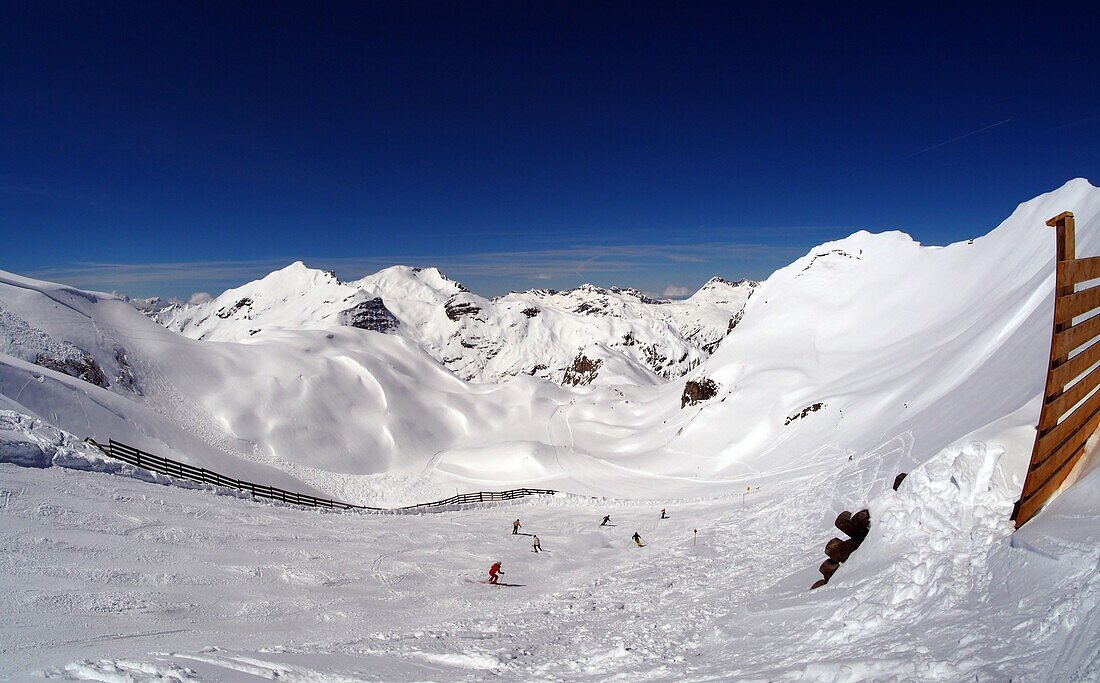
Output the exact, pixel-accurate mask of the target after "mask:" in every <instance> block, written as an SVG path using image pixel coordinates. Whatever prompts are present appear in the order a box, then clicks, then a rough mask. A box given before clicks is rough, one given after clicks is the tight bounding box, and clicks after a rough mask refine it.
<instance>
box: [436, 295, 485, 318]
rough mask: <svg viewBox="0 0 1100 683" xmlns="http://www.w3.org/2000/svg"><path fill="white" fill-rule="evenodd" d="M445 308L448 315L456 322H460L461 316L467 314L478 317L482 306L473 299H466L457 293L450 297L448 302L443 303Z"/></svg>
mask: <svg viewBox="0 0 1100 683" xmlns="http://www.w3.org/2000/svg"><path fill="white" fill-rule="evenodd" d="M443 310H445V311H446V312H447V317H448V318H450V319H451V320H454V321H455V322H458V320H459V318H462V317H465V316H470V317H477V315H478V314H479V313H481V307H479V306H478V305H477V304H475V303H473V302H472V301H469V300H466V299H465V298H463V297H462V296H461V295H455V296H452V297H451V298H450V299H448V300H447V303H446V304H444V305H443Z"/></svg>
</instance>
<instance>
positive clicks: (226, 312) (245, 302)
mask: <svg viewBox="0 0 1100 683" xmlns="http://www.w3.org/2000/svg"><path fill="white" fill-rule="evenodd" d="M250 306H252V299H249V298H248V297H247V296H246V297H244V298H243V299H241V300H240V301H238V302H237V303H235V304H233V305H232V306H230V307H229V308H222V309H219V310H218V312H217V313H215V314H214V315H216V316H218V317H219V318H221V319H223V320H224V319H226V318H228V317H229V316H231V315H233V314H234V313H236V312H237V311H239V310H241V309H242V308H249V307H250Z"/></svg>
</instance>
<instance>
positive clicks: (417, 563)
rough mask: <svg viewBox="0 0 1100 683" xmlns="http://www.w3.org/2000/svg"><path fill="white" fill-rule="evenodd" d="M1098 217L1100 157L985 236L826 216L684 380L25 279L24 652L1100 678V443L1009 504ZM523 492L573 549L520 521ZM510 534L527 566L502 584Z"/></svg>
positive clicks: (8, 577)
mask: <svg viewBox="0 0 1100 683" xmlns="http://www.w3.org/2000/svg"><path fill="white" fill-rule="evenodd" d="M1066 210H1070V211H1073V212H1074V213H1075V215H1076V218H1077V226H1078V233H1077V234H1078V253H1079V254H1081V255H1092V254H1098V253H1100V218H1098V214H1100V189H1097V188H1095V187H1093V186H1092V185H1091V184H1090V183H1088V182H1087V181H1085V180H1081V179H1078V180H1074V181H1070V182H1069V183H1067V184H1066V185H1065V186H1063V187H1061V188H1059V189H1057V190H1055V191H1053V192H1050V193H1047V194H1044V195H1041V196H1039V197H1036V198H1035V199H1033V200H1030V201H1028V202H1025V203H1023V204H1021V205H1020V206H1019V207H1018V208H1017V209H1016V210H1015V211H1014V212H1013V213H1012V214H1011V215H1010V216H1009V217H1008V218H1007V219H1006V220H1005V221H1004V222H1003V223H1002V224H1001V225H999V226H998V227H996V228H995V229H993V230H992V231H991V232H989V233H988V234H985V235H982V236H980V237H976V238H975V239H973V240H969V241H966V242H960V243H957V244H952V245H948V246H946V247H925V246H922V245H920V244H918V243H916V242H915V241H913V240H912V239H911V238H909V237H908V236H907V235H904V234H902V233H898V232H894V233H884V234H878V235H873V234H869V233H866V232H860V233H856V234H854V235H852V236H850V237H848V238H846V239H843V240H838V241H836V242H831V243H828V244H824V245H822V246H820V247H817V248H815V249H813V250H811V251H810V252H809V253H808V254H807V255H806V256H804V257H803V258H801V259H798V260H797V261H795V262H794V263H792V264H791V265H789V266H787V267H785V268H783V269H780V270H779V271H777V272H776V273H774V274H773V275H772V276H771V277H770V278H769V279H768V280H767V281H766V282H764V283H762V284H761V285H760V286H758V287H756V288H755V290H754V293H753V295H752V297H751V298H750V299H748V301H747V303H745V304H744V308H743V311H742V313H741V318H740V321H739V323H738V324H737V325H736V326H735V327H734V329H733V330H732V331H731V332H730V333H729V334H728V335H727V336H726V337H725V338H724V339H723V340H722V342H721V344H720V345H719V346H718V347H717V350H715V351H714V353H713V354H712V355H710V356H709V357H708V358H706V360H705V361H703V362H702V363H701V364H700V365H698V366H697V367H695V368H694V369H693V370H691V371H690V372H689V373H688V374H687V375H686V376H684V377H682V378H679V379H673V380H671V381H668V382H663V383H656V384H655V383H653V382H652V381H648V380H646V381H642V380H641V379H638V381H626V379H625V376H624V378H621V380H622V383H609V384H604V383H595V384H593V385H591V386H584V387H563V386H560V385H559V384H557V383H555V382H551V381H548V380H546V379H543V378H539V377H530V376H516V377H514V378H511V379H508V380H506V381H503V382H500V383H480V382H467V381H463V380H462V379H461V378H459V377H457V376H456V375H455V374H454V373H453V372H451V370H450V369H449V368H448V367H446V366H445V365H443V364H441V363H440V362H439V360H438V359H437V358H436V357H435V356H434V355H433V354H432V353H430V352H429V349H427V348H426V347H425V346H424V345H422V341H418V340H417V339H415V338H414V337H413V336H410V335H396V334H386V333H381V332H376V331H370V330H364V329H356V328H354V327H348V326H344V325H333V326H327V327H322V328H321V329H316V328H309V329H291V328H289V327H279V328H273V329H269V330H266V331H265V332H264V333H263V334H262V335H261V334H257V335H254V336H252V338H250V339H248V340H245V341H213V340H210V339H206V340H199V339H192V338H189V337H187V336H185V335H181V334H179V333H177V332H174V331H172V330H170V329H167V328H165V327H162V326H161V325H158V324H157V323H155V322H154V321H152V320H150V319H149V318H147V317H145V316H144V315H142V314H141V313H139V312H138V311H137V310H136V309H135V308H134V307H133V306H131V305H130V303H129V302H127V301H125V300H123V299H120V298H117V297H114V296H111V295H106V294H101V293H93V292H82V291H79V290H74V289H71V288H68V287H65V286H63V285H57V284H52V283H44V282H38V281H33V280H28V279H26V278H21V277H19V276H17V275H11V274H2V273H0V312H2V313H3V315H0V344H2V345H3V348H4V349H7V351H5V352H4V353H0V418H2V419H0V485H2V487H3V495H4V501H3V503H2V505H3V520H4V521H3V527H2V536H0V541H2V543H3V544H4V550H5V552H4V553H3V558H4V560H3V561H4V562H5V563H6V564H5V565H4V570H5V571H3V572H0V581H3V582H6V583H4V584H2V587H4V588H7V590H5V591H3V598H2V599H3V600H4V601H5V605H4V606H5V607H6V608H7V611H8V612H9V613H10V614H12V615H14V617H13V619H12V620H11V623H10V624H8V625H6V626H4V627H3V628H4V629H6V630H5V631H4V633H5V637H4V639H3V641H4V643H5V644H6V643H11V644H10V645H4V646H0V650H2V654H3V655H4V657H0V662H3V663H2V664H0V667H2V668H0V676H2V675H9V676H18V675H22V674H24V673H26V672H28V671H32V670H33V671H35V672H38V673H41V674H42V675H47V676H55V677H66V676H68V677H70V678H79V677H81V676H85V677H93V679H94V677H96V676H98V677H99V679H100V680H130V679H132V680H252V679H262V678H272V677H275V676H276V674H278V677H279V678H281V679H283V680H317V679H319V678H320V679H325V680H328V679H332V680H340V679H341V677H342V678H343V680H364V679H367V680H369V679H371V678H374V679H378V680H394V679H400V680H405V679H410V680H463V679H467V678H481V677H484V676H485V675H487V674H492V673H494V672H495V673H496V674H499V675H500V676H502V677H504V678H506V679H511V680H532V679H536V680H537V679H549V680H553V679H556V678H570V679H580V680H585V679H588V680H606V679H608V678H610V677H613V676H621V677H622V678H623V679H624V680H683V679H688V680H730V679H733V680H791V681H804V680H806V681H808V680H832V681H859V680H973V679H975V678H977V679H978V680H1004V679H1006V678H1010V677H1011V678H1012V679H1013V680H1095V679H1096V678H1097V677H1098V676H1100V663H1098V654H1097V652H1098V649H1100V636H1098V635H1097V634H1100V628H1097V626H1098V625H1100V623H1098V617H1097V612H1096V603H1097V568H1098V567H1100V551H1098V548H1100V544H1097V543H1096V540H1097V539H1096V533H1097V528H1098V525H1097V509H1096V505H1097V501H1098V500H1100V497H1098V496H1097V493H1100V490H1098V487H1100V481H1098V476H1097V474H1096V471H1095V469H1096V468H1095V464H1090V463H1089V462H1087V461H1086V463H1085V465H1084V466H1083V467H1082V471H1081V472H1080V473H1079V476H1078V483H1077V484H1076V485H1075V486H1073V487H1071V488H1069V489H1068V490H1067V492H1066V493H1064V494H1063V495H1062V496H1061V497H1059V498H1058V499H1056V500H1055V501H1054V503H1052V505H1051V506H1050V507H1049V508H1048V509H1047V510H1046V511H1044V512H1043V513H1042V514H1040V515H1039V517H1038V518H1036V519H1035V520H1034V521H1033V522H1031V523H1029V524H1028V525H1027V527H1025V529H1024V530H1023V531H1022V532H1020V533H1017V534H1015V535H1013V534H1012V533H1011V530H1012V528H1011V523H1010V522H1009V521H1008V514H1009V511H1010V510H1011V507H1012V503H1013V501H1014V500H1015V499H1016V498H1017V497H1018V495H1019V490H1020V487H1021V486H1022V483H1023V475H1024V471H1025V468H1026V465H1027V459H1028V456H1029V453H1030V446H1031V441H1032V439H1033V437H1034V429H1033V427H1034V424H1035V421H1036V419H1037V416H1038V412H1039V405H1040V395H1041V392H1042V383H1043V379H1044V372H1045V367H1046V361H1047V357H1048V348H1049V347H1048V345H1049V339H1050V336H1049V335H1050V316H1051V308H1052V298H1053V273H1054V263H1053V259H1054V248H1053V235H1052V233H1051V231H1050V229H1049V228H1046V227H1045V226H1044V222H1045V220H1046V219H1047V218H1049V217H1050V216H1053V215H1056V214H1058V213H1061V212H1062V211H1066ZM323 286H327V285H324V283H323V282H319V283H318V284H317V287H323ZM227 319H228V318H227ZM100 378H102V381H99V380H100ZM90 380H94V381H90ZM703 380H710V381H713V382H714V383H715V385H716V387H717V393H716V394H715V395H714V396H712V397H710V398H706V399H703V400H702V401H701V402H699V403H696V404H694V405H683V406H682V405H681V395H682V394H683V392H684V389H685V385H686V383H687V382H689V381H690V382H701V381H703ZM84 436H94V437H96V438H97V439H106V438H108V437H113V438H116V439H119V440H122V441H126V442H127V443H131V444H132V445H134V446H137V447H140V448H143V449H146V450H149V451H153V452H156V453H160V454H163V455H166V456H169V457H173V458H177V459H181V460H185V461H187V462H191V463H193V464H196V465H200V466H207V467H210V468H211V469H216V470H218V471H221V472H223V473H226V474H228V475H230V476H233V475H236V476H240V477H241V478H247V479H250V480H253V481H266V482H270V483H271V484H274V485H277V486H281V487H284V488H289V489H295V490H301V491H303V492H307V493H313V494H315V495H317V494H321V495H326V496H331V497H336V498H340V499H344V500H348V501H349V502H355V503H360V504H367V505H383V506H392V505H398V504H405V503H412V502H417V501H419V500H429V499H434V498H439V497H444V496H447V495H451V494H453V493H454V492H455V491H456V490H460V491H467V490H479V489H493V488H497V489H504V488H512V487H516V486H525V485H537V486H540V487H548V488H555V489H559V490H562V491H566V492H569V493H570V494H574V496H576V497H565V498H560V499H555V500H553V501H542V502H524V503H520V504H516V505H513V506H506V507H501V508H489V509H484V510H474V511H452V512H445V513H441V514H436V515H422V516H389V515H385V516H372V515H331V514H323V513H319V512H315V511H301V510H292V509H288V508H282V507H270V506H263V505H259V504H256V503H253V502H249V501H244V500H239V499H237V498H235V497H232V496H224V495H215V494H214V493H212V492H208V491H199V490H190V489H182V488H178V487H173V486H164V485H162V484H163V482H161V483H160V484H158V483H157V482H146V481H140V480H138V479H135V478H134V477H133V476H127V475H133V474H135V473H133V472H132V471H131V470H130V469H129V468H126V467H118V466H112V465H110V464H106V463H104V462H102V461H101V459H98V457H97V456H96V455H95V454H94V453H91V452H90V451H89V450H88V449H87V448H86V447H84V446H82V445H81V444H80V439H81V438H83V437H84ZM48 465H57V466H54V467H46V466H48ZM89 470H91V471H89ZM899 472H908V473H909V477H908V478H907V479H906V481H905V483H904V484H903V486H902V488H901V489H900V490H899V491H897V492H894V491H893V490H892V489H891V483H892V482H893V480H894V477H895V475H896V474H898V473H899ZM746 487H749V488H750V490H751V491H752V493H750V494H749V495H747V496H745V498H744V502H742V497H741V496H740V495H739V493H740V492H742V491H745V490H746ZM585 496H598V497H602V498H601V499H596V500H592V499H588V498H585ZM663 506H668V507H669V508H670V511H671V513H672V515H673V519H672V520H670V521H669V522H668V523H658V522H657V520H656V516H657V511H658V510H659V509H660V507H663ZM864 507H867V508H869V509H870V511H871V518H872V531H871V535H870V537H869V538H868V540H867V541H866V542H865V543H864V545H863V546H862V547H861V548H860V549H859V550H858V551H857V553H856V554H855V555H854V556H853V559H852V560H850V561H849V562H848V563H846V564H845V565H844V566H843V567H842V568H841V569H840V571H839V572H838V573H837V575H836V576H834V577H833V579H832V581H831V582H830V583H829V585H828V586H827V587H825V588H823V589H820V590H818V591H814V592H813V593H808V592H807V590H806V589H807V588H808V586H809V585H810V584H811V583H813V581H814V579H816V578H817V575H816V568H817V565H818V564H820V562H821V561H822V560H823V559H824V556H823V554H822V548H823V546H824V544H825V542H826V541H828V540H829V538H831V537H832V536H834V535H836V531H835V529H833V528H832V521H833V519H834V518H835V517H836V514H837V513H838V512H840V511H841V510H845V509H849V510H854V509H861V508H864ZM604 513H610V514H611V515H612V517H613V520H615V521H617V522H619V523H620V526H617V527H614V528H612V529H610V530H608V529H605V530H599V529H596V528H595V527H596V524H597V523H598V520H599V518H600V517H601V516H602V515H603V514H604ZM517 515H518V516H520V517H521V518H524V520H525V521H524V523H525V527H526V528H527V529H528V530H531V531H534V532H537V533H539V536H540V538H541V539H542V541H543V546H544V547H545V548H546V549H547V550H548V551H550V552H549V553H548V554H547V555H546V556H543V555H541V554H540V555H535V554H534V553H531V552H530V549H529V547H527V546H526V545H525V541H524V540H523V539H522V538H520V539H513V538H510V537H509V536H508V530H509V528H510V525H509V523H510V521H511V519H513V518H514V517H515V516H517ZM695 528H699V529H700V545H699V546H693V545H691V534H690V530H691V529H695ZM634 530H638V531H640V533H641V534H642V536H643V538H645V539H646V541H647V542H648V543H649V545H648V547H646V548H644V549H638V548H633V547H632V546H631V545H630V544H629V535H630V533H632V532H633V531H634ZM494 559H501V560H504V564H505V571H506V572H508V574H507V578H508V579H509V580H510V581H514V582H515V583H520V584H524V585H523V586H522V587H519V588H514V589H513V588H499V589H498V588H489V587H486V586H483V585H481V584H479V583H477V579H479V578H480V574H481V573H482V572H484V571H485V569H486V568H487V567H488V565H489V563H490V562H491V561H492V560H494ZM486 591H497V592H493V593H488V594H487V593H486ZM257 626H261V628H257ZM89 629H91V630H92V631H93V632H91V633H89V632H88V630H89ZM127 676H129V677H130V679H127V678H126V677H127ZM158 676H159V677H160V678H157V677H158ZM112 677H114V678H113V679H112ZM173 677H174V678H173Z"/></svg>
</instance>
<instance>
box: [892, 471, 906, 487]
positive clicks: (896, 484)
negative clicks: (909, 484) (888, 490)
mask: <svg viewBox="0 0 1100 683" xmlns="http://www.w3.org/2000/svg"><path fill="white" fill-rule="evenodd" d="M905 477H906V474H905V472H902V473H901V474H899V475H898V476H896V477H894V490H895V491H897V490H898V487H900V486H901V482H903V481H905Z"/></svg>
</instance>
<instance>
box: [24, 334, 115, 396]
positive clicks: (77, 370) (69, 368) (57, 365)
mask: <svg viewBox="0 0 1100 683" xmlns="http://www.w3.org/2000/svg"><path fill="white" fill-rule="evenodd" d="M66 343H67V342H66ZM69 346H71V347H72V349H73V351H74V352H73V353H68V354H65V355H63V356H61V357H57V356H50V355H46V354H44V353H40V354H38V355H37V356H36V357H35V359H34V364H35V365H40V366H42V367H44V368H49V369H50V370H54V371H56V372H60V373H64V374H66V375H68V376H70V377H76V378H78V379H82V380H84V381H85V382H88V383H89V384H94V385H96V386H97V387H103V388H104V389H106V388H107V387H109V386H110V383H109V382H108V381H107V375H105V374H103V369H102V368H100V367H99V363H96V362H95V359H94V358H92V357H91V356H89V355H88V354H87V353H85V352H84V351H82V350H81V349H80V348H78V347H76V346H73V345H72V344H69Z"/></svg>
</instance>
